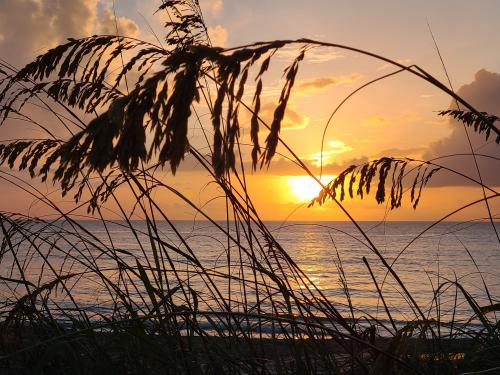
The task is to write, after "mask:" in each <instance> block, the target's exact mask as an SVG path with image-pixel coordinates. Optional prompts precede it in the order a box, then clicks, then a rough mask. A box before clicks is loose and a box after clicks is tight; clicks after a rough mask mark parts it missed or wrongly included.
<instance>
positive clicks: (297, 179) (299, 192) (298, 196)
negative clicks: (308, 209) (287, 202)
mask: <svg viewBox="0 0 500 375" xmlns="http://www.w3.org/2000/svg"><path fill="white" fill-rule="evenodd" d="M335 177H336V176H332V175H324V176H322V177H321V183H322V184H324V185H326V184H327V183H329V182H330V181H331V180H333V179H334V178H335ZM288 186H289V188H290V193H291V194H292V196H293V197H294V198H295V200H296V201H298V202H309V201H311V200H312V199H313V198H315V197H317V196H318V194H319V192H320V191H321V185H320V184H319V183H318V182H317V181H315V180H314V179H313V178H312V177H310V176H292V177H288Z"/></svg>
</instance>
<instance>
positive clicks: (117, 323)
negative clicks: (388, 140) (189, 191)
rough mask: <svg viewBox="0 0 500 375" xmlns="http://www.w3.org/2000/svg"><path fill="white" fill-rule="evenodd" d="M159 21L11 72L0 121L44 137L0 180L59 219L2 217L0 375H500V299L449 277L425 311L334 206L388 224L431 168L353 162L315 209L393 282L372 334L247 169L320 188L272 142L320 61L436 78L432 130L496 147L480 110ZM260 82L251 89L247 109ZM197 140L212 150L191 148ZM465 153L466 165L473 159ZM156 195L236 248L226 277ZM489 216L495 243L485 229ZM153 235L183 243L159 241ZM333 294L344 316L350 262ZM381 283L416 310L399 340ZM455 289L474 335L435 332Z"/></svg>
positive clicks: (1, 148) (0, 153)
mask: <svg viewBox="0 0 500 375" xmlns="http://www.w3.org/2000/svg"><path fill="white" fill-rule="evenodd" d="M159 12H166V13H167V14H168V15H169V17H170V19H171V22H169V23H167V25H166V33H167V35H166V39H165V40H164V41H160V40H158V43H157V44H152V43H147V42H144V41H140V40H136V39H132V38H127V37H121V36H116V35H103V36H92V37H88V38H84V39H70V40H68V42H67V43H65V44H63V45H60V46H58V47H56V48H54V49H52V50H50V51H48V52H47V53H45V54H43V55H41V56H39V57H38V58H37V59H36V60H35V61H33V62H32V63H30V64H29V65H27V66H26V67H24V68H23V69H21V70H17V69H15V68H14V67H12V66H10V65H9V64H8V63H7V62H3V61H2V62H1V63H0V75H1V77H2V78H1V81H0V116H1V120H2V121H3V122H4V123H5V122H6V121H9V120H12V119H13V118H15V119H17V120H22V121H24V122H27V123H29V124H30V125H31V126H34V127H37V128H38V129H39V130H40V131H42V132H44V134H45V135H46V136H45V137H43V138H39V139H33V138H29V139H27V138H19V139H14V140H10V141H6V142H3V143H2V144H0V163H1V164H2V165H3V166H4V168H3V169H1V170H0V176H1V178H2V180H4V181H7V182H10V183H11V184H12V185H13V186H15V187H16V188H18V189H22V190H24V191H25V192H26V193H28V194H31V195H32V196H33V197H34V198H35V199H36V200H37V201H38V202H39V203H40V204H43V205H45V206H46V207H48V208H50V209H51V210H52V211H53V212H54V213H55V215H56V216H54V217H52V218H50V219H35V218H32V217H25V216H23V215H18V214H13V213H8V212H0V226H1V231H2V232H1V239H2V243H1V258H0V259H1V267H0V281H1V283H2V284H1V285H2V289H1V290H2V296H3V298H4V300H2V301H1V307H0V319H1V321H0V353H1V356H0V372H1V373H4V374H32V373H39V374H101V373H102V374H110V373H116V374H178V373H186V374H187V373H211V374H221V373H242V374H251V373H259V374H266V373H278V374H282V373H312V374H316V373H318V374H321V373H325V374H326V373H328V374H330V373H332V374H336V373H353V374H358V373H359V374H365V373H366V374H391V373H394V374H411V373H415V374H446V373H450V374H455V373H467V372H474V371H475V372H478V371H486V372H482V373H498V372H499V371H500V370H498V368H500V355H499V353H500V326H499V321H498V319H497V315H495V314H496V311H498V310H499V306H498V296H492V295H490V293H489V289H488V287H487V285H486V284H485V285H484V293H485V296H486V298H487V300H488V301H489V303H488V304H487V305H481V306H480V305H479V303H478V302H477V301H476V299H475V298H473V297H472V295H471V294H469V292H468V291H467V290H466V289H465V288H464V287H463V286H462V285H461V284H460V282H459V281H458V280H448V279H442V284H440V285H436V286H435V295H434V299H433V301H431V305H432V306H434V308H433V310H432V311H424V309H423V308H422V307H421V306H420V305H419V304H418V303H417V302H416V301H415V299H414V298H413V296H412V294H411V293H410V292H409V291H408V289H407V288H406V287H405V284H404V282H403V281H402V280H401V278H400V277H399V276H398V274H397V273H396V272H395V271H394V269H393V267H392V265H391V264H390V263H389V262H388V261H387V260H386V259H385V258H384V256H383V255H382V254H381V253H380V251H379V249H378V248H377V247H376V246H375V245H374V243H373V242H372V241H371V239H370V237H369V235H368V234H367V233H366V232H365V231H363V229H362V228H361V227H360V226H359V225H358V223H357V222H356V221H355V220H354V219H353V218H352V216H351V215H350V214H349V212H348V211H347V210H345V208H344V206H343V203H342V201H343V200H344V198H346V197H347V196H350V197H356V196H359V197H360V198H362V197H363V196H367V195H374V196H375V198H376V199H377V201H378V202H379V203H382V202H387V203H388V204H389V207H390V208H392V209H396V208H398V207H400V206H401V205H402V202H403V201H404V199H403V198H404V197H405V196H406V195H408V200H409V201H410V202H411V204H412V205H413V206H414V207H417V205H418V203H419V201H420V198H421V195H422V192H423V190H424V189H425V186H426V184H427V183H428V181H429V180H430V179H431V178H432V176H433V175H434V174H436V173H441V172H442V170H443V169H446V168H445V167H443V166H441V165H440V164H439V162H438V161H419V160H413V159H401V158H392V157H385V158H381V159H379V160H374V161H372V162H370V163H367V164H365V165H358V166H352V167H350V168H349V169H347V170H346V171H345V172H343V173H342V174H340V175H339V177H338V178H336V179H335V180H334V181H332V182H331V183H329V184H327V185H324V186H323V190H322V192H321V193H320V195H319V197H318V198H316V199H315V200H314V202H312V204H324V203H325V202H327V201H333V202H334V204H336V205H337V206H338V207H339V208H340V209H341V210H342V211H343V212H344V213H345V215H346V217H347V218H348V219H349V220H352V221H353V223H354V225H355V226H356V227H357V228H358V230H359V232H360V235H361V236H362V238H363V241H364V242H365V244H366V246H368V247H369V248H370V250H371V251H372V252H373V254H374V255H375V256H376V258H377V262H378V263H379V264H378V266H382V267H384V269H385V277H380V275H378V276H377V275H375V274H374V272H373V267H374V264H372V263H370V262H369V261H368V260H367V259H364V263H365V264H364V266H365V270H366V277H368V278H370V280H372V281H373V288H374V290H376V291H377V293H378V296H379V300H380V304H381V306H383V308H384V311H385V317H384V319H383V320H382V319H381V320H380V321H377V320H373V319H371V320H368V319H364V318H361V316H363V314H362V312H360V311H358V310H357V308H356V306H352V305H351V304H350V303H349V302H347V303H346V306H347V311H348V313H347V314H346V313H345V309H344V308H345V307H346V306H343V307H342V308H341V306H338V305H336V304H334V303H332V301H330V300H329V299H328V298H326V297H325V295H324V294H323V293H322V291H321V289H320V288H317V287H316V286H315V284H314V282H313V281H312V280H309V278H308V276H307V274H306V273H305V272H304V271H303V270H301V268H300V267H299V266H298V265H297V264H296V263H295V262H294V259H292V258H291V257H290V256H289V254H288V253H287V251H286V249H285V248H283V247H282V246H281V245H280V243H279V241H277V240H276V239H275V238H274V237H273V234H272V232H271V231H270V230H269V228H268V227H267V226H266V224H265V223H264V222H262V220H261V219H260V217H259V214H258V212H257V211H256V209H255V207H254V206H253V204H252V197H251V196H249V195H248V191H247V189H246V178H245V176H246V173H248V170H246V169H254V170H255V169H258V168H262V167H266V166H268V165H269V164H270V163H272V160H273V158H274V157H275V155H276V153H277V152H278V148H279V150H280V152H283V153H286V155H287V157H289V158H291V159H292V160H294V161H295V163H296V164H297V165H298V166H299V167H300V168H302V169H303V171H304V174H309V175H310V176H311V178H314V179H317V176H314V175H313V173H312V172H311V171H310V170H309V169H308V168H307V166H306V165H305V164H304V163H303V162H302V161H301V160H300V158H299V157H298V156H297V155H296V153H294V151H293V150H292V149H290V148H289V147H288V146H287V145H286V144H285V143H284V142H283V141H282V139H281V138H280V129H281V123H282V120H283V118H284V115H285V111H286V107H287V103H288V100H289V97H290V94H291V92H292V90H293V86H294V81H295V78H296V75H297V71H298V69H299V67H300V65H301V63H302V62H303V59H304V57H305V56H306V55H307V53H308V51H310V50H311V49H314V48H338V49H345V50H349V51H351V52H355V53H359V54H363V55H367V56H370V57H372V58H373V59H378V60H382V61H384V62H385V63H388V64H390V65H392V66H393V67H394V69H395V70H394V72H392V73H391V74H389V75H386V76H392V75H395V74H399V73H402V74H412V75H414V76H416V77H418V78H420V79H422V80H424V81H426V82H428V83H429V84H430V85H433V86H434V87H435V88H436V89H438V90H442V91H443V92H445V93H447V94H449V95H450V98H451V99H453V100H454V101H456V103H457V104H458V105H459V108H460V109H457V110H455V111H443V112H442V113H440V115H442V116H452V117H455V118H457V119H459V120H460V121H461V123H462V124H463V126H464V127H466V128H467V129H468V131H469V132H477V133H482V134H483V135H484V137H485V138H486V139H488V138H489V137H491V138H492V139H493V140H494V141H496V142H497V143H498V142H499V140H500V131H499V130H498V127H497V125H496V124H498V122H497V121H498V118H496V117H494V116H490V115H488V114H486V113H483V112H480V111H479V110H477V109H476V108H473V107H472V106H471V105H470V104H469V103H467V102H466V101H465V100H464V99H462V98H461V97H459V96H458V95H456V94H455V93H454V92H453V91H452V90H450V89H448V88H447V86H446V85H445V84H443V83H441V82H439V81H438V80H436V79H435V78H434V77H433V76H431V75H430V74H428V73H427V72H426V71H424V70H423V69H421V68H420V67H418V66H404V65H401V64H399V63H397V62H395V61H392V60H390V59H388V58H385V57H382V56H378V55H375V54H372V53H370V52H366V51H362V50H357V49H355V48H352V47H349V46H342V45H336V44H332V43H325V42H318V41H314V40H308V39H301V40H281V41H272V42H260V43H255V44H252V45H248V46H242V47H236V48H230V49H222V48H214V47H212V46H211V45H210V41H209V40H208V39H207V37H206V35H207V34H206V28H205V25H204V23H203V18H202V15H201V12H200V8H199V6H198V3H197V1H193V0H171V1H163V2H162V4H161V6H160V9H159ZM290 46H293V47H296V48H297V56H296V57H295V58H294V59H292V60H291V61H290V64H289V66H288V67H287V69H286V70H285V72H284V76H283V77H284V85H283V87H282V88H281V94H280V96H279V101H278V103H277V105H276V108H275V111H274V116H273V120H272V122H271V123H266V122H265V121H263V119H262V118H261V117H260V115H259V114H260V110H261V94H262V90H263V87H264V83H263V82H264V77H265V75H266V71H267V70H268V69H269V66H270V64H271V63H272V60H273V57H274V56H275V54H276V53H277V52H278V51H279V50H281V49H283V48H288V47H290ZM117 66H118V68H116V67H117ZM386 76H384V77H380V78H377V79H375V80H373V81H372V82H370V83H368V84H365V85H364V86H363V87H362V88H364V87H367V86H368V85H370V84H375V83H376V82H377V81H379V80H381V79H384V78H385V77H386ZM250 82H251V83H252V84H255V88H253V89H252V90H253V91H252V92H251V97H252V98H253V99H252V100H251V101H249V102H247V101H245V100H244V98H245V94H247V93H246V91H248V90H250V89H249V87H253V86H252V85H250V84H249V83H250ZM353 94H355V92H354V93H353ZM29 105H31V106H34V105H35V106H36V107H37V108H38V110H39V111H42V112H43V113H44V115H47V114H48V115H50V116H51V118H52V121H53V124H57V126H58V127H59V129H58V130H57V131H54V129H53V128H47V127H45V126H44V125H42V124H41V123H39V121H38V119H37V118H33V117H32V116H31V115H30V113H29V111H26V108H28V106H29ZM200 105H203V106H205V107H207V108H208V109H209V112H210V114H211V119H210V121H206V120H203V119H200V117H199V114H198V111H197V108H199V106H200ZM243 111H247V112H249V113H250V116H249V119H250V120H249V122H250V126H249V127H250V137H249V138H250V139H249V140H247V139H245V138H244V137H243V136H242V135H241V134H240V126H241V124H240V121H241V116H240V114H241V113H242V112H243ZM195 126H196V127H197V129H198V132H199V137H198V138H199V139H204V140H205V142H204V143H200V141H199V139H198V140H197V141H195V140H194V139H191V138H190V134H191V133H190V130H191V129H192V128H194V127H195ZM38 134H40V132H38ZM60 134H65V135H64V137H63V136H60ZM470 151H471V155H470V156H471V157H473V158H477V157H480V156H479V155H476V154H474V152H473V150H472V149H471V150H470ZM185 158H191V159H193V160H195V161H196V162H197V164H198V167H199V168H203V169H204V170H206V172H207V174H209V175H210V176H211V178H212V182H213V184H216V185H217V186H218V187H219V189H220V191H221V192H222V193H223V195H224V199H225V201H226V212H227V222H226V223H221V222H218V221H215V220H213V218H212V217H210V215H208V214H207V213H206V212H205V211H204V207H203V206H199V205H198V204H197V203H196V202H193V201H191V200H190V199H188V198H187V197H186V196H185V195H184V194H183V192H182V191H178V190H176V189H175V188H174V187H172V186H170V185H169V184H168V183H167V182H165V179H163V178H162V169H170V170H171V172H172V173H175V172H176V170H177V169H178V168H182V162H183V160H184V159H185ZM245 167H246V168H245ZM9 169H10V170H12V171H9ZM14 170H21V171H25V172H26V173H27V174H29V175H30V177H31V178H32V179H33V180H32V181H30V180H29V179H28V180H24V179H23V178H22V177H20V175H19V174H18V173H17V172H14ZM447 172H448V173H454V171H450V170H447ZM457 173H458V172H457ZM462 177H463V178H467V179H469V180H470V181H472V182H474V183H476V184H478V185H479V186H480V187H481V188H482V190H483V199H481V200H479V201H477V202H472V203H471V205H473V204H483V205H486V206H487V208H488V212H490V207H489V202H490V201H491V200H493V199H495V198H497V197H498V193H497V192H496V191H495V190H494V189H493V188H491V187H488V186H485V185H484V184H483V183H482V180H481V178H479V179H477V178H475V177H469V176H462ZM40 179H41V180H42V181H52V182H53V183H54V184H56V185H59V186H60V189H61V192H62V194H63V195H67V194H69V196H70V197H73V198H74V201H75V210H76V208H79V209H80V208H87V209H88V213H89V215H91V216H92V217H93V218H95V219H97V220H100V221H101V223H102V226H103V228H104V230H106V228H107V225H108V222H107V221H106V220H105V219H104V217H105V215H106V212H107V211H106V205H107V204H110V205H112V206H113V207H114V210H115V213H116V214H117V215H119V216H120V218H121V220H122V223H123V225H124V227H126V229H127V230H128V231H130V232H131V233H133V235H134V236H135V238H136V240H137V248H138V249H139V250H138V253H131V252H129V251H126V250H123V249H121V248H120V246H118V245H114V243H113V240H112V238H111V236H110V238H109V241H106V242H105V241H102V239H100V238H99V237H98V236H96V234H95V233H92V232H91V231H88V229H86V227H85V226H84V225H82V223H81V222H80V221H79V219H81V218H82V216H80V215H81V214H76V213H75V212H77V211H74V210H66V209H63V208H61V207H60V205H58V204H57V203H55V201H54V200H53V197H52V196H48V195H43V194H42V193H41V192H40V190H38V189H37V185H36V182H35V181H39V180H40ZM318 182H319V181H318ZM119 191H121V192H122V193H123V192H124V191H125V192H126V196H127V197H128V198H127V199H130V197H132V198H133V199H134V208H133V212H130V211H128V210H127V209H125V208H123V207H124V206H123V205H122V202H123V199H124V198H123V197H124V196H125V195H124V194H121V195H120V194H118V192H119ZM157 192H168V193H169V194H174V195H175V196H176V197H177V199H179V200H180V201H182V202H184V204H185V205H186V207H189V208H190V209H191V210H193V212H194V213H196V215H197V217H198V218H200V219H204V220H207V223H208V224H207V225H212V226H213V227H214V228H216V229H217V230H218V231H219V232H220V233H221V234H223V235H224V236H225V241H227V243H226V249H227V252H226V254H225V255H224V256H225V257H226V260H225V262H226V264H225V267H218V268H213V267H212V266H211V265H208V264H204V263H203V262H202V261H201V260H200V257H199V252H198V249H196V248H193V247H192V243H191V242H189V241H188V240H187V239H186V238H185V237H184V236H183V234H182V233H181V232H180V231H179V230H178V228H177V227H176V222H175V221H172V220H171V218H172V215H173V213H171V212H168V211H166V210H164V209H162V205H161V203H160V202H159V201H158V200H157V199H156V198H155V197H158V194H156V193H157ZM459 211H460V210H459ZM78 212H80V211H78ZM134 215H139V216H140V217H142V218H143V219H144V221H145V225H146V230H139V229H138V228H137V227H136V226H135V224H134V222H133V221H131V218H132V217H135V216H134ZM444 219H446V217H445V218H443V220H444ZM487 220H488V221H489V222H491V225H492V227H491V230H492V231H494V232H495V233H496V230H497V229H496V228H495V225H494V221H493V217H492V215H491V214H490V216H489V218H487ZM160 221H161V222H166V223H167V224H168V225H169V227H170V230H171V232H172V233H173V236H174V237H175V238H171V237H168V238H167V237H165V236H164V235H163V234H162V232H161V231H160V230H159V229H158V223H159V222H160ZM61 223H64V225H61ZM497 237H498V235H497ZM179 244H180V245H179ZM471 262H474V260H473V258H472V257H471ZM477 272H478V273H479V270H477ZM339 279H340V280H341V282H343V283H344V284H345V290H346V299H347V301H349V288H348V281H349V280H345V279H344V278H343V277H342V267H341V263H340V267H339ZM386 280H391V281H393V282H394V283H395V285H397V287H398V290H399V291H400V293H401V299H402V301H405V302H404V303H407V304H408V305H409V306H410V307H411V309H412V311H413V312H414V319H413V320H411V321H408V322H406V323H405V324H404V325H400V324H397V323H396V322H395V321H394V319H393V316H392V313H393V312H391V309H390V307H389V306H388V305H386V303H385V298H384V285H385V282H386ZM306 281H307V282H306ZM86 283H88V284H89V285H91V286H92V285H94V286H96V287H97V286H98V287H99V288H100V289H101V290H105V291H106V293H107V299H106V301H105V302H106V305H107V306H108V307H109V308H108V309H106V310H95V311H93V310H92V309H89V308H88V304H86V303H84V302H83V301H80V300H79V299H78V294H77V293H76V291H77V290H78V288H79V286H81V285H83V284H86ZM193 285H198V286H199V285H202V288H199V287H193ZM298 285H306V287H305V288H297V286H298ZM445 292H446V293H451V294H452V295H454V296H455V300H454V301H455V302H454V303H455V308H456V307H457V304H458V303H461V304H465V305H466V306H468V308H469V310H470V320H469V321H468V322H466V323H465V324H460V325H459V324H458V323H457V322H454V321H453V319H452V320H451V321H449V320H447V321H446V322H445V321H442V320H441V315H440V301H441V299H440V297H441V296H442V294H443V293H445ZM61 296H63V297H64V298H62V297H61ZM61 300H64V301H65V302H64V303H60V302H59V301H61ZM449 315H450V314H449ZM451 316H452V317H453V316H454V314H453V312H452V313H451ZM368 321H369V323H367V322H368ZM381 332H384V333H383V334H381Z"/></svg>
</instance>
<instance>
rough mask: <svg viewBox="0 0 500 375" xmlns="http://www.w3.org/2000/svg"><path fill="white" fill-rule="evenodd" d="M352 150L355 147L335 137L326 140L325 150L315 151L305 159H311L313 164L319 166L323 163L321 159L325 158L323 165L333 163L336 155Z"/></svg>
mask: <svg viewBox="0 0 500 375" xmlns="http://www.w3.org/2000/svg"><path fill="white" fill-rule="evenodd" d="M352 150H353V148H352V147H351V146H347V145H346V144H345V143H344V142H342V141H339V140H336V139H334V140H331V141H328V142H326V147H325V150H323V152H321V151H320V152H315V153H314V154H311V155H309V156H306V157H304V159H305V160H308V161H310V162H311V163H312V165H314V166H316V167H319V166H320V165H321V161H322V160H321V159H323V165H328V164H332V162H333V156H334V155H339V154H343V153H345V152H349V151H352Z"/></svg>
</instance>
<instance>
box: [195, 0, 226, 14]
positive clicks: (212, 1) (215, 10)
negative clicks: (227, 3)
mask: <svg viewBox="0 0 500 375" xmlns="http://www.w3.org/2000/svg"><path fill="white" fill-rule="evenodd" d="M200 6H201V11H202V12H203V14H204V15H205V16H208V17H218V16H220V14H221V13H222V10H223V9H224V2H223V1H222V0H203V1H200Z"/></svg>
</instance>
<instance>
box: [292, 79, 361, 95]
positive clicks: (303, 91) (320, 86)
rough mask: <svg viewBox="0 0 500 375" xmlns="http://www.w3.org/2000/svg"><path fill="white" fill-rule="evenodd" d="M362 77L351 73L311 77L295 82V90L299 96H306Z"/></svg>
mask: <svg viewBox="0 0 500 375" xmlns="http://www.w3.org/2000/svg"><path fill="white" fill-rule="evenodd" d="M361 77H362V75H361V74H358V73H353V74H351V75H348V76H340V77H321V78H312V79H303V80H299V81H298V82H297V83H296V84H295V90H296V91H295V92H296V94H298V95H301V96H307V95H311V94H314V93H316V92H319V91H324V90H326V89H328V88H330V87H331V86H336V85H341V84H344V83H352V82H356V81H358V80H359V79H360V78H361Z"/></svg>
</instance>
